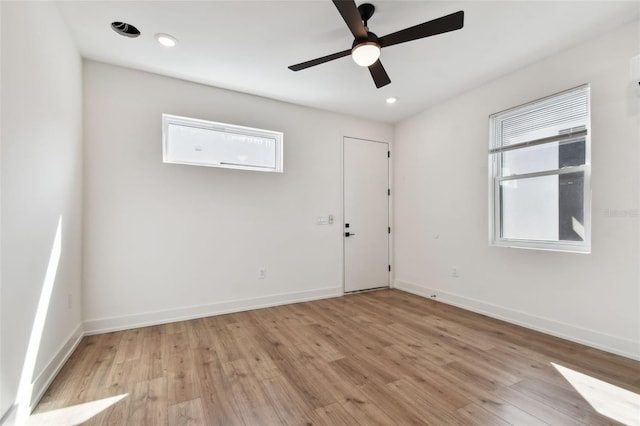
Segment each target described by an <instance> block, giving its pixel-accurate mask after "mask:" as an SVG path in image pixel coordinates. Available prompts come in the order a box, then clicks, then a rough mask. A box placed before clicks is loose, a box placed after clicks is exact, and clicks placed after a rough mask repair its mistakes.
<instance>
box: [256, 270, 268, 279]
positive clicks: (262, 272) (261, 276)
mask: <svg viewBox="0 0 640 426" xmlns="http://www.w3.org/2000/svg"><path fill="white" fill-rule="evenodd" d="M258 278H259V279H261V280H264V279H265V278H267V270H266V269H265V268H260V271H258Z"/></svg>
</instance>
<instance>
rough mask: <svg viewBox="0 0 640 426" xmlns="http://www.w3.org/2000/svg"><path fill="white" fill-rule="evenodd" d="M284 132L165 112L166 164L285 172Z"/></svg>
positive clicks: (163, 118)
mask: <svg viewBox="0 0 640 426" xmlns="http://www.w3.org/2000/svg"><path fill="white" fill-rule="evenodd" d="M282 139H283V135H282V133H281V132H274V131H271V130H262V129H253V128H251V127H242V126H235V125H233V124H225V123H216V122H214V121H205V120H198V119H195V118H187V117H179V116H176V115H169V114H162V159H163V161H164V162H165V163H176V164H190V165H194V166H209V167H224V168H228V169H244V170H256V171H261V172H279V173H282Z"/></svg>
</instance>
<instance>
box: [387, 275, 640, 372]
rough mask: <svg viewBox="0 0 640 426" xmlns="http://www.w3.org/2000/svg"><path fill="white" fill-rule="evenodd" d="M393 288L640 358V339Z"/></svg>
mask: <svg viewBox="0 0 640 426" xmlns="http://www.w3.org/2000/svg"><path fill="white" fill-rule="evenodd" d="M394 287H395V288H396V289H398V290H402V291H406V292H408V293H412V294H415V295H418V296H422V297H426V298H431V299H432V300H433V298H432V297H431V296H432V295H434V294H435V295H436V296H437V299H436V300H437V301H438V302H443V303H446V304H448V305H452V306H457V307H459V308H462V309H465V310H468V311H471V312H476V313H479V314H483V315H486V316H488V317H491V318H496V319H499V320H502V321H506V322H509V323H512V324H516V325H519V326H522V327H526V328H529V329H532V330H536V331H540V332H542V333H545V334H549V335H551V336H556V337H560V338H562V339H565V340H570V341H572V342H576V343H580V344H583V345H587V346H590V347H592V348H596V349H601V350H603V351H606V352H610V353H613V354H616V355H621V356H624V357H627V358H631V359H634V360H638V361H640V341H633V340H630V339H625V338H623V337H617V336H612V335H609V334H604V333H601V332H599V331H595V330H589V329H586V328H583V327H579V326H576V325H572V324H567V323H564V322H560V321H556V320H553V319H550V318H543V317H539V316H537V315H532V314H528V313H526V312H521V311H516V310H513V309H509V308H504V307H501V306H497V305H493V304H490V303H486V302H483V301H481V300H475V299H469V298H466V297H463V296H459V295H456V294H451V293H445V292H442V291H440V290H436V289H433V288H428V287H424V286H421V285H418V284H414V283H410V282H406V281H400V280H396V282H395V286H394Z"/></svg>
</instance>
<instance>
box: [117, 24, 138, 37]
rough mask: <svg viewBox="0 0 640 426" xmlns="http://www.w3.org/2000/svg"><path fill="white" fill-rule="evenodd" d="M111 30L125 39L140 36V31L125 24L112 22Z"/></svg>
mask: <svg viewBox="0 0 640 426" xmlns="http://www.w3.org/2000/svg"><path fill="white" fill-rule="evenodd" d="M111 28H113V31H115V32H117V33H118V34H120V35H121V36H125V37H132V38H133V37H138V36H139V35H140V31H139V30H138V29H137V28H136V27H134V26H133V25H131V24H127V23H126V22H112V23H111Z"/></svg>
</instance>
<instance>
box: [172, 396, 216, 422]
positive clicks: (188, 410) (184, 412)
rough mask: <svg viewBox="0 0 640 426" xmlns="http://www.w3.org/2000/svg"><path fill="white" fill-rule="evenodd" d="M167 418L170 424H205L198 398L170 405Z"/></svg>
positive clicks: (200, 402)
mask: <svg viewBox="0 0 640 426" xmlns="http://www.w3.org/2000/svg"><path fill="white" fill-rule="evenodd" d="M167 419H168V421H169V424H170V425H171V426H205V425H206V424H207V423H206V419H205V416H204V410H203V408H202V401H201V400H200V398H198V399H192V400H190V401H185V402H181V403H179V404H174V405H170V406H169V409H168V415H167Z"/></svg>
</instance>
